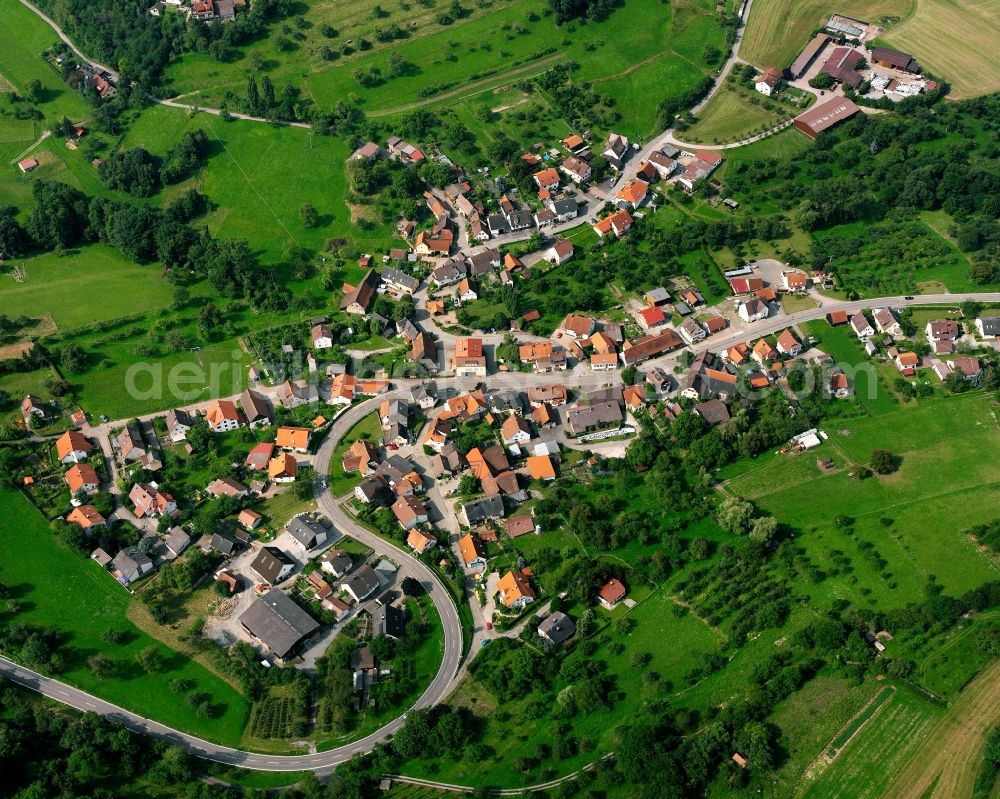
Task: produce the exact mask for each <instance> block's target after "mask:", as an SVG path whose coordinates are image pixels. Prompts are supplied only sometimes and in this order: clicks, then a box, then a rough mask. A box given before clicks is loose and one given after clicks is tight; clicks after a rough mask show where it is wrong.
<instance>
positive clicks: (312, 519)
mask: <svg viewBox="0 0 1000 799" xmlns="http://www.w3.org/2000/svg"><path fill="white" fill-rule="evenodd" d="M285 529H286V530H288V533H289V535H291V537H292V538H293V539H294V540H295V542H296V543H298V544H299V546H301V547H302V548H303V549H306V550H309V549H315V548H316V547H319V546H322V545H323V544H325V543H326V542H327V540H328V539H329V538H330V531H329V530H328V529H327V527H326V525H325V524H324V523H323V521H322V520H321V519H320V518H319V517H317V516H316V515H314V514H311V513H300V514H299V515H298V516H293V517H292V518H291V519H290V520H289V522H288V524H287V525H285Z"/></svg>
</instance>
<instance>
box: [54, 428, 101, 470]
mask: <svg viewBox="0 0 1000 799" xmlns="http://www.w3.org/2000/svg"><path fill="white" fill-rule="evenodd" d="M93 451H94V445H93V444H91V443H90V441H89V440H88V439H87V437H86V436H85V435H83V433H78V432H76V430H67V431H66V432H65V433H63V434H62V435H61V436H59V438H57V439H56V457H58V458H59V461H60V463H81V462H82V461H85V460H86V459H87V457H88V456H89V455H90V453H91V452H93Z"/></svg>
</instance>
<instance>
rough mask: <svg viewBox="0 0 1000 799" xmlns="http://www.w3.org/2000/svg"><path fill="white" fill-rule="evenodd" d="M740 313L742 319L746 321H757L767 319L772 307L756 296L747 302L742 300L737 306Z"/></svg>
mask: <svg viewBox="0 0 1000 799" xmlns="http://www.w3.org/2000/svg"><path fill="white" fill-rule="evenodd" d="M736 312H737V313H738V314H739V315H740V319H742V320H743V321H744V322H747V323H750V322H757V321H759V320H761V319H767V317H768V314H770V309H769V308H768V307H767V303H766V302H762V301H761V300H758V299H757V298H756V297H754V298H753V299H750V300H746V301H745V302H741V303H740V304H739V306H738V307H737V311H736Z"/></svg>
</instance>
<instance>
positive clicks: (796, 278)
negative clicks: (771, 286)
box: [781, 269, 809, 294]
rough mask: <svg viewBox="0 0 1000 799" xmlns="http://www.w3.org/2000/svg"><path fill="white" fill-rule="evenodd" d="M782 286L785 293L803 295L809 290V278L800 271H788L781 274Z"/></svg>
mask: <svg viewBox="0 0 1000 799" xmlns="http://www.w3.org/2000/svg"><path fill="white" fill-rule="evenodd" d="M781 285H782V288H784V290H785V291H788V292H794V293H797V294H801V293H802V292H804V291H806V290H808V288H809V276H808V275H807V274H806V273H805V272H802V271H801V270H799V269H786V270H785V271H783V272H782V273H781Z"/></svg>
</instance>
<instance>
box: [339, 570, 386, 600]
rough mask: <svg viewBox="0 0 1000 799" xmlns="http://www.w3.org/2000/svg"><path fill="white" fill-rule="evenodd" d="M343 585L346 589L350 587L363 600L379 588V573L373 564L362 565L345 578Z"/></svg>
mask: <svg viewBox="0 0 1000 799" xmlns="http://www.w3.org/2000/svg"><path fill="white" fill-rule="evenodd" d="M341 585H342V586H343V587H344V588H345V589H346V588H348V587H349V588H350V589H351V591H352V592H353V594H354V595H355V596H356V597H357V598H358V599H359V600H361V599H364V598H365V597H366V596H368V595H369V594H371V593H372V591H374V590H375V589H376V588H378V575H377V574H375V570H374V569H373V568H372V567H371V566H362V567H361V568H360V569H358V570H357V571H356V572H354V574H352V575H351V576H350V577H348V578H347V579H345V580H344V581H343V582H342V583H341Z"/></svg>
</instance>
